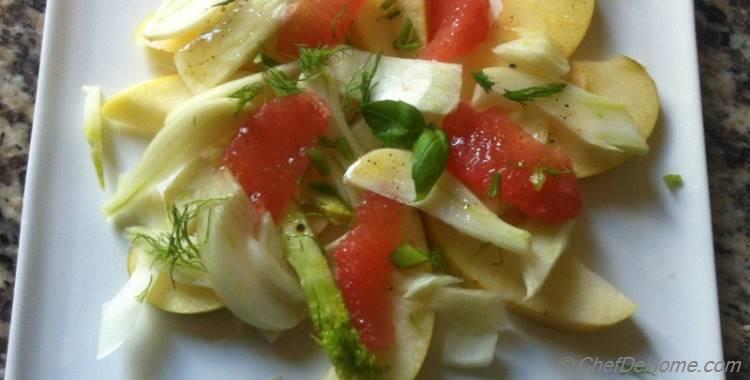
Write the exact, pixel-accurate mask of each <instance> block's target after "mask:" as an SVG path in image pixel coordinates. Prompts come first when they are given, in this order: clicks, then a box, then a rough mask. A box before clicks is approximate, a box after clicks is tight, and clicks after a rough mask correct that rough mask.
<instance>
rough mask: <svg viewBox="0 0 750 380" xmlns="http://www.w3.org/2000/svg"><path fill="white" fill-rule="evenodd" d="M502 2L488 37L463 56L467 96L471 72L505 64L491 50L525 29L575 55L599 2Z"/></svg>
mask: <svg viewBox="0 0 750 380" xmlns="http://www.w3.org/2000/svg"><path fill="white" fill-rule="evenodd" d="M502 3H503V11H502V13H500V18H499V19H497V20H495V22H494V23H493V24H492V26H491V27H490V36H489V38H487V40H486V41H485V42H483V43H482V44H481V45H480V46H478V47H477V48H476V49H474V51H473V52H472V53H471V54H470V55H468V56H467V57H466V58H464V59H463V63H464V66H465V69H464V83H465V85H464V87H463V95H464V97H466V96H469V95H471V92H472V91H473V89H474V81H473V79H472V78H471V73H472V72H475V71H479V70H481V69H483V68H486V67H494V66H501V65H503V61H502V59H501V58H500V57H498V56H497V55H495V54H494V53H493V52H492V49H493V48H494V47H496V46H497V45H499V44H501V43H503V42H507V41H512V40H515V39H517V38H518V37H519V34H520V32H522V31H528V32H541V33H544V34H545V35H547V36H549V37H550V38H551V39H552V42H553V43H554V44H555V45H556V46H557V47H558V48H560V50H562V52H563V53H564V54H565V56H570V55H572V54H573V52H575V51H576V49H577V48H578V45H579V44H580V43H581V41H582V40H583V37H584V36H586V32H587V31H588V29H589V25H590V24H591V17H592V16H593V15H594V7H595V5H596V4H595V0H554V1H551V0H503V2H502ZM506 64H507V63H506Z"/></svg>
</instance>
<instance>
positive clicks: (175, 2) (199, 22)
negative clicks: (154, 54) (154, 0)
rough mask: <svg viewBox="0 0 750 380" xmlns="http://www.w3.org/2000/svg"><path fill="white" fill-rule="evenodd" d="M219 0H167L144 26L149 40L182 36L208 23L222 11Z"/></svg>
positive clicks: (144, 33)
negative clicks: (217, 4)
mask: <svg viewBox="0 0 750 380" xmlns="http://www.w3.org/2000/svg"><path fill="white" fill-rule="evenodd" d="M217 2H219V1H217V0H165V1H164V2H163V3H162V5H161V6H160V7H159V9H157V11H156V13H154V15H153V16H152V17H151V19H150V20H149V22H148V23H147V24H146V25H145V27H144V28H143V37H144V38H146V39H147V40H166V39H170V38H176V37H180V36H181V35H183V34H185V33H189V32H191V31H192V30H194V29H196V28H201V27H202V26H204V25H206V23H207V22H208V21H209V20H210V18H211V17H212V16H213V15H215V14H216V13H219V12H221V11H222V9H221V7H217V6H215V4H216V3H217Z"/></svg>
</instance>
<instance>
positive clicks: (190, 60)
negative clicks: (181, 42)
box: [174, 0, 287, 93]
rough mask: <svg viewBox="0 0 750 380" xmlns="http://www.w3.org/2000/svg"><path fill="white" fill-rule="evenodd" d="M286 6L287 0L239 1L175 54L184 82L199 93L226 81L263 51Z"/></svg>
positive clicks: (176, 64)
mask: <svg viewBox="0 0 750 380" xmlns="http://www.w3.org/2000/svg"><path fill="white" fill-rule="evenodd" d="M286 8H287V1H286V0H247V1H244V2H237V4H236V6H234V7H232V8H231V9H230V10H229V11H228V12H226V13H225V14H224V15H223V18H222V20H221V22H220V23H219V24H218V25H217V26H216V27H215V28H214V29H213V30H211V31H208V32H206V33H204V34H203V35H202V36H201V37H199V38H198V39H196V40H194V41H193V42H191V43H190V44H189V45H187V46H186V47H185V48H183V49H182V50H180V51H178V52H177V53H176V54H175V56H174V60H175V66H176V67H177V71H178V73H179V74H180V76H181V77H182V79H183V80H184V81H185V84H187V85H188V87H190V89H192V90H193V92H196V93H197V92H201V91H205V90H207V89H209V88H211V87H214V86H215V85H217V84H219V83H221V82H224V81H225V80H227V79H228V78H229V77H230V76H231V75H232V74H233V73H234V72H235V71H237V70H238V69H239V68H240V67H241V66H242V65H243V64H244V63H245V62H247V61H249V60H250V59H251V58H252V57H254V56H255V55H256V54H258V53H259V52H260V49H261V47H262V46H261V45H262V43H263V42H264V41H265V40H266V39H268V38H269V37H270V36H271V35H273V33H274V32H275V31H276V29H277V28H278V26H279V24H280V23H281V20H282V17H283V16H284V14H285V12H286Z"/></svg>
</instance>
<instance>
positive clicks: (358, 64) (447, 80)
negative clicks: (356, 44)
mask: <svg viewBox="0 0 750 380" xmlns="http://www.w3.org/2000/svg"><path fill="white" fill-rule="evenodd" d="M371 55H372V54H371V53H368V52H364V51H360V50H353V49H352V50H346V51H343V52H341V53H339V54H338V55H337V56H336V57H334V58H333V59H331V63H330V64H329V67H330V70H331V73H332V75H333V77H334V78H335V79H336V80H337V81H338V82H339V86H340V87H339V89H340V91H341V92H342V93H344V94H346V93H347V83H348V82H349V81H350V80H351V79H352V78H353V77H354V76H355V75H357V73H358V72H360V71H361V70H362V68H363V67H364V66H365V65H366V64H367V62H368V59H369V58H370V56H371ZM373 83H376V85H375V88H374V89H373V92H372V99H371V100H372V101H378V100H401V101H403V102H406V103H409V104H411V105H413V106H415V107H417V109H419V110H420V111H422V112H425V113H432V114H440V115H445V114H447V113H449V112H450V111H452V110H453V109H454V108H455V107H456V105H457V104H458V101H459V97H460V95H461V65H458V64H452V63H442V62H436V61H426V60H420V59H405V58H394V57H382V59H381V61H380V65H379V66H378V68H377V72H376V73H375V77H374V80H373ZM348 95H350V96H354V97H357V96H360V94H358V93H354V94H351V93H350V94H348Z"/></svg>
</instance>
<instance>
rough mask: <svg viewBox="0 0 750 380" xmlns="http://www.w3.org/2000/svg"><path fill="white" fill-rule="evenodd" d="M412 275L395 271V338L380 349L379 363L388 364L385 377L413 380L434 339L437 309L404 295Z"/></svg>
mask: <svg viewBox="0 0 750 380" xmlns="http://www.w3.org/2000/svg"><path fill="white" fill-rule="evenodd" d="M410 278H411V276H402V275H398V274H395V275H394V277H393V288H394V292H393V294H392V295H391V303H392V304H393V328H394V330H395V341H394V342H393V346H391V347H390V348H389V349H387V350H385V351H382V352H378V355H377V359H378V363H380V364H382V366H383V367H385V368H386V371H385V372H384V373H383V374H382V375H381V376H380V377H379V379H382V380H404V379H407V380H410V379H414V378H416V377H417V374H418V373H419V370H420V369H421V368H422V365H423V363H424V359H425V357H426V356H427V351H428V349H429V347H430V341H431V340H432V333H433V327H434V324H435V312H434V310H432V308H431V307H430V305H428V304H425V303H423V302H420V301H418V300H413V299H410V298H407V297H404V291H405V287H406V284H408V283H409V281H410Z"/></svg>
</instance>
